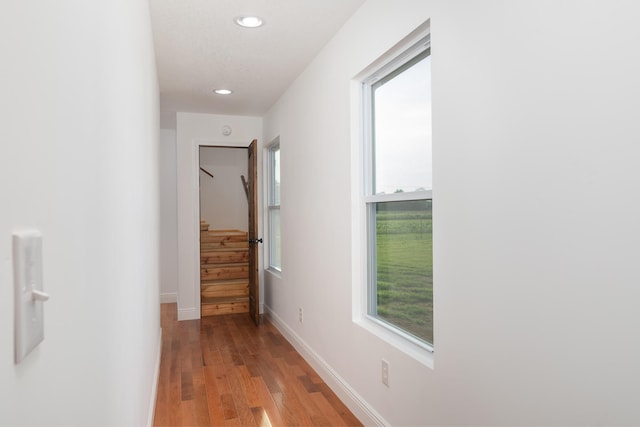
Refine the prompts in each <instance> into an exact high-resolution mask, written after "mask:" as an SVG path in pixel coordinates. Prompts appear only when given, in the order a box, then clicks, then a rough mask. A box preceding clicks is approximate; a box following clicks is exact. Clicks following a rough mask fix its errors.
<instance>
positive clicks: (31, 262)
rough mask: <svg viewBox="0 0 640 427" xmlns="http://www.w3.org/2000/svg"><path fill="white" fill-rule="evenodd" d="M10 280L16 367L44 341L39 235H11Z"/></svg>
mask: <svg viewBox="0 0 640 427" xmlns="http://www.w3.org/2000/svg"><path fill="white" fill-rule="evenodd" d="M13 276H14V278H13V280H14V313H15V319H14V323H15V324H14V342H15V363H16V364H18V363H20V362H21V361H22V360H23V359H24V358H25V356H26V355H27V354H29V353H30V352H31V350H33V349H34V348H35V347H36V346H37V345H38V344H40V342H42V340H43V339H44V319H43V313H42V312H43V310H42V305H43V304H44V300H46V298H48V296H47V295H46V294H44V293H43V292H42V234H41V233H40V232H39V231H37V230H26V231H19V232H15V233H13ZM34 291H36V293H35V294H34ZM34 295H36V297H34ZM36 298H39V299H36Z"/></svg>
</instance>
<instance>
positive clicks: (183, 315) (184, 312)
mask: <svg viewBox="0 0 640 427" xmlns="http://www.w3.org/2000/svg"><path fill="white" fill-rule="evenodd" d="M199 318H200V310H198V309H197V308H179V309H178V320H194V319H199Z"/></svg>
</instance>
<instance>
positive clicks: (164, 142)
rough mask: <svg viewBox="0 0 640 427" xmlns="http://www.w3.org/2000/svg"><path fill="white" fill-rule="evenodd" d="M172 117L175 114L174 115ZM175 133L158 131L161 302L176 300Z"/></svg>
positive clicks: (172, 130) (166, 130)
mask: <svg viewBox="0 0 640 427" xmlns="http://www.w3.org/2000/svg"><path fill="white" fill-rule="evenodd" d="M174 116H175V114H174ZM176 199H177V195H176V131H175V129H160V302H163V303H165V302H176V300H177V297H178V211H177V207H176V203H177V201H176Z"/></svg>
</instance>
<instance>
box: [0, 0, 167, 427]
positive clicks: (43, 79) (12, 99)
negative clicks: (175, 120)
mask: <svg viewBox="0 0 640 427" xmlns="http://www.w3.org/2000/svg"><path fill="white" fill-rule="evenodd" d="M2 7H3V13H2V14H0V35H1V37H0V55H1V56H2V64H3V65H2V67H0V93H2V96H1V97H0V117H2V126H0V141H1V142H0V194H1V195H2V207H1V208H0V260H1V261H0V343H1V344H0V425H6V426H9V425H11V426H27V425H33V426H36V425H38V426H44V425H46V426H88V425H92V426H116V425H117V426H142V425H146V424H147V422H148V421H149V415H150V414H151V415H152V413H151V412H150V411H151V410H152V403H153V402H154V398H155V396H154V382H155V375H156V368H157V361H158V357H159V338H160V336H159V334H160V325H159V301H158V293H159V292H158V231H159V220H158V212H159V209H158V208H159V203H158V154H157V153H158V148H157V147H158V126H159V124H158V85H157V79H156V70H155V63H154V55H153V45H152V39H151V28H150V21H149V14H148V4H147V2H146V1H144V0H114V1H109V2H79V1H67V0H61V1H56V2H47V1H38V2H23V1H21V0H15V1H13V0H9V1H5V2H3V5H2ZM25 227H35V228H37V229H39V230H41V231H42V234H43V243H44V252H43V261H44V289H45V291H46V292H48V293H50V294H51V299H50V301H48V302H46V303H45V307H44V319H45V338H44V342H42V343H41V344H40V346H39V347H37V348H36V349H35V350H34V351H33V352H32V353H31V354H30V355H28V356H27V358H26V359H25V360H24V361H23V362H22V363H21V364H20V365H18V366H15V365H14V363H13V304H12V301H13V290H12V283H13V271H12V259H11V234H12V232H13V231H14V230H18V229H21V228H25Z"/></svg>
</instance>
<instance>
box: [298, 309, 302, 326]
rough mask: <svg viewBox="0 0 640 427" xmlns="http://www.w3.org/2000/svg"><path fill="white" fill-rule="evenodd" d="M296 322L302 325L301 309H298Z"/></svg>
mask: <svg viewBox="0 0 640 427" xmlns="http://www.w3.org/2000/svg"><path fill="white" fill-rule="evenodd" d="M298 321H299V322H300V323H302V307H300V308H299V309H298Z"/></svg>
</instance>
